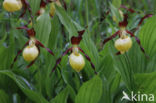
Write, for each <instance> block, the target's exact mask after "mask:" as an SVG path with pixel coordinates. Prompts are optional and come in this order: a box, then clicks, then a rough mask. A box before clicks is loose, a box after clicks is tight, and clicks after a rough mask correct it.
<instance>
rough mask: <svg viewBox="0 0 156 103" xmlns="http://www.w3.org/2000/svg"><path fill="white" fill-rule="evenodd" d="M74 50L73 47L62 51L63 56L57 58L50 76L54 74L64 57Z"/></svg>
mask: <svg viewBox="0 0 156 103" xmlns="http://www.w3.org/2000/svg"><path fill="white" fill-rule="evenodd" d="M71 51H72V48H69V49H67V50H66V51H65V52H63V53H62V55H61V57H59V58H58V59H57V60H56V64H55V66H54V67H53V69H52V71H51V73H50V76H51V75H52V72H54V71H55V70H56V67H57V65H58V64H60V62H61V60H62V57H63V56H65V55H66V54H67V53H69V52H71Z"/></svg>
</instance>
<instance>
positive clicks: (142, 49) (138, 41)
mask: <svg viewBox="0 0 156 103" xmlns="http://www.w3.org/2000/svg"><path fill="white" fill-rule="evenodd" d="M126 32H127V33H128V34H130V35H131V36H132V37H134V38H135V40H136V42H137V43H138V45H139V46H140V49H141V51H142V52H143V53H144V54H145V56H146V57H147V58H149V57H148V56H147V55H146V53H145V50H144V48H143V47H142V45H141V42H140V40H139V38H138V37H136V36H135V35H134V34H133V33H132V32H130V31H128V30H126Z"/></svg>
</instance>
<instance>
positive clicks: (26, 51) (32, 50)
mask: <svg viewBox="0 0 156 103" xmlns="http://www.w3.org/2000/svg"><path fill="white" fill-rule="evenodd" d="M17 29H25V30H26V31H27V34H28V36H29V40H28V42H26V44H25V45H24V47H23V48H22V49H21V50H19V51H18V53H17V55H16V57H15V59H14V61H13V63H12V65H11V67H13V64H14V62H16V60H17V57H18V56H19V55H20V54H21V53H22V51H23V54H22V55H23V58H24V60H25V61H28V62H30V64H29V65H28V66H27V68H29V67H30V66H31V65H33V64H34V62H35V60H36V59H37V57H38V55H39V54H40V47H42V48H45V49H46V50H47V51H48V52H49V53H50V54H51V55H54V53H53V52H52V51H51V50H50V49H49V48H46V47H45V46H44V45H43V44H42V43H41V42H40V41H39V40H37V39H36V38H35V34H36V33H35V31H34V28H31V29H29V28H28V27H27V26H23V27H19V28H17Z"/></svg>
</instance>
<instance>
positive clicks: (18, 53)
mask: <svg viewBox="0 0 156 103" xmlns="http://www.w3.org/2000/svg"><path fill="white" fill-rule="evenodd" d="M28 44H29V41H27V42H26V43H25V44H24V46H23V48H22V49H21V50H19V51H18V52H17V55H16V57H15V58H14V60H13V63H12V64H11V68H13V66H14V63H15V62H16V60H17V57H18V56H19V55H20V54H21V53H22V51H23V49H24V48H25V47H26V46H27V45H28Z"/></svg>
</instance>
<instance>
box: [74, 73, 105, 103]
mask: <svg viewBox="0 0 156 103" xmlns="http://www.w3.org/2000/svg"><path fill="white" fill-rule="evenodd" d="M101 95H102V80H101V79H100V77H98V76H95V77H94V78H92V79H91V80H89V81H87V82H86V83H84V84H83V85H82V87H81V88H80V90H79V92H78V94H77V96H76V99H75V103H98V102H99V100H100V98H101Z"/></svg>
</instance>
